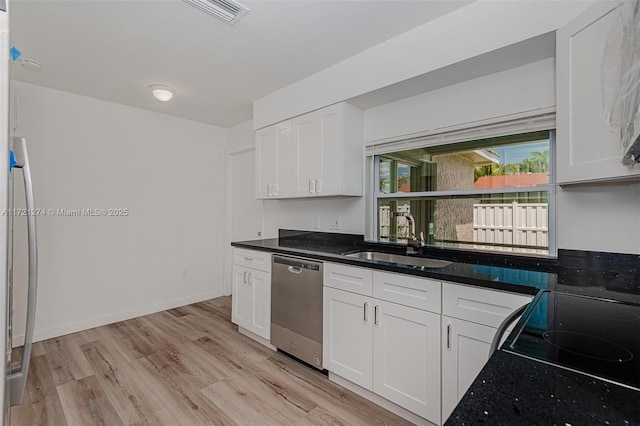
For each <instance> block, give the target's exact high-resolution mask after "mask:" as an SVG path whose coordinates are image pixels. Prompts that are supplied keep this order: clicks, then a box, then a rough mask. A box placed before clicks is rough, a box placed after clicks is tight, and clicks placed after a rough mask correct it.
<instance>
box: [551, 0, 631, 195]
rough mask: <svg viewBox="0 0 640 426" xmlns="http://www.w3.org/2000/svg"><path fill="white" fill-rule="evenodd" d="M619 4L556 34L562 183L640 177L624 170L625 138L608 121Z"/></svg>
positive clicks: (600, 7) (591, 12)
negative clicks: (607, 56)
mask: <svg viewBox="0 0 640 426" xmlns="http://www.w3.org/2000/svg"><path fill="white" fill-rule="evenodd" d="M617 5H618V3H617V2H599V3H597V4H596V5H595V6H593V7H592V8H590V9H588V10H587V11H586V12H584V13H583V14H581V15H580V16H578V17H577V18H576V19H574V20H573V21H571V22H570V23H568V24H567V25H566V26H564V27H562V28H560V29H559V30H558V32H557V33H556V46H557V61H556V67H557V68H556V76H557V77H556V80H557V83H556V91H557V96H556V102H557V112H556V117H557V132H556V137H557V142H556V144H557V149H556V151H557V181H558V183H561V184H562V183H572V182H584V181H594V180H611V179H621V178H631V177H634V176H635V177H640V167H638V166H636V167H635V168H632V167H627V166H623V165H622V164H621V159H622V156H623V152H622V145H621V142H620V132H619V131H612V130H611V128H610V127H609V126H608V125H607V124H606V123H605V121H604V109H603V97H602V82H601V66H602V56H603V53H604V50H605V46H606V43H607V36H608V35H609V30H610V29H611V27H612V25H613V24H614V22H615V20H616V15H617V13H618V11H617V9H616V6H617Z"/></svg>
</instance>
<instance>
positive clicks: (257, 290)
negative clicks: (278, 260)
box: [247, 269, 271, 340]
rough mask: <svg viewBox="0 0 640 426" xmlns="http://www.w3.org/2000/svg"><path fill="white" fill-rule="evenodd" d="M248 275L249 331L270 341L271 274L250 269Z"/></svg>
mask: <svg viewBox="0 0 640 426" xmlns="http://www.w3.org/2000/svg"><path fill="white" fill-rule="evenodd" d="M247 275H248V276H247V283H248V287H249V293H250V297H251V305H250V306H251V312H250V319H251V322H250V324H249V327H247V329H248V330H249V331H251V332H253V333H255V334H257V335H258V336H260V337H263V338H265V339H267V340H268V339H270V338H271V274H269V273H267V272H262V271H256V270H255V269H250V270H249V272H248V274H247Z"/></svg>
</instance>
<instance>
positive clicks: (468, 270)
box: [232, 230, 640, 303]
mask: <svg viewBox="0 0 640 426" xmlns="http://www.w3.org/2000/svg"><path fill="white" fill-rule="evenodd" d="M232 245H233V246H236V247H240V248H246V249H251V250H262V251H269V252H272V253H280V254H285V255H291V256H301V257H306V258H310V259H316V260H322V261H328V262H336V263H344V264H348V265H353V266H360V267H365V268H372V269H379V270H383V271H388V272H398V273H403V274H409V275H416V276H422V277H427V278H435V279H438V280H444V281H452V282H457V283H463V284H468V285H476V286H481V287H487V288H493V289H497V290H504V291H512V292H517V293H523V294H531V295H534V294H536V293H537V292H538V290H547V289H549V290H556V291H562V292H567V293H578V294H583V295H589V296H594V297H606V298H610V299H615V300H621V301H626V302H635V303H640V256H635V255H616V254H610V253H598V252H583V251H575V250H560V251H559V256H558V259H549V258H536V257H528V256H518V255H504V254H499V253H471V252H465V251H456V250H446V249H425V250H423V256H425V257H430V258H435V259H445V260H449V261H452V262H453V263H452V264H451V265H449V266H445V267H443V268H425V267H416V266H410V265H401V264H396V263H391V262H381V261H370V260H361V259H354V258H349V257H345V256H344V255H343V253H349V252H355V251H360V250H379V251H385V252H390V253H397V254H403V253H404V250H405V249H406V247H405V246H401V245H391V244H381V243H371V242H367V241H365V240H364V237H363V236H362V235H351V234H336V233H323V232H309V231H290V230H280V235H279V238H271V239H264V240H253V241H239V242H234V243H232ZM594 268H595V269H594Z"/></svg>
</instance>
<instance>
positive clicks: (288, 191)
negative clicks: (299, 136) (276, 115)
mask: <svg viewBox="0 0 640 426" xmlns="http://www.w3.org/2000/svg"><path fill="white" fill-rule="evenodd" d="M292 155H293V154H292V146H291V120H288V121H284V122H282V123H278V124H275V125H273V126H269V127H266V128H264V129H260V130H258V131H256V198H278V197H289V196H291V195H292V188H293V183H292Z"/></svg>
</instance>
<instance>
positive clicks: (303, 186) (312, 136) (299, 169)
mask: <svg viewBox="0 0 640 426" xmlns="http://www.w3.org/2000/svg"><path fill="white" fill-rule="evenodd" d="M321 165H322V147H321V146H320V120H319V115H318V112H317V111H315V112H312V113H309V114H305V115H303V116H301V117H297V118H294V119H293V194H294V195H296V196H312V195H314V194H315V191H316V179H320V174H321V170H322V167H321Z"/></svg>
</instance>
